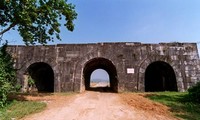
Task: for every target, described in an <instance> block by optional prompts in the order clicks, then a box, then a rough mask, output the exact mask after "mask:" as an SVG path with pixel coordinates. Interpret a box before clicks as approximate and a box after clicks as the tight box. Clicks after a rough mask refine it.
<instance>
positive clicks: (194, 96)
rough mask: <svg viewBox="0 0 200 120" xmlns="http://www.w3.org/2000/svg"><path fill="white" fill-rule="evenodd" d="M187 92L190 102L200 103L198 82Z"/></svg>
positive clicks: (199, 84)
mask: <svg viewBox="0 0 200 120" xmlns="http://www.w3.org/2000/svg"><path fill="white" fill-rule="evenodd" d="M188 92H189V98H190V100H191V101H193V102H198V103H200V82H198V83H197V84H196V85H195V86H193V87H191V88H189V89H188Z"/></svg>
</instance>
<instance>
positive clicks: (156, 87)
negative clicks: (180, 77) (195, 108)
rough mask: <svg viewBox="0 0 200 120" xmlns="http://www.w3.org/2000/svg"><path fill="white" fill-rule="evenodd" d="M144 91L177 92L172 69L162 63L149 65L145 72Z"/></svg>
mask: <svg viewBox="0 0 200 120" xmlns="http://www.w3.org/2000/svg"><path fill="white" fill-rule="evenodd" d="M145 91H146V92H157V91H178V88H177V82H176V76H175V73H174V70H173V68H172V67H171V66H170V65H169V64H168V63H166V62H162V61H157V62H153V63H151V64H150V65H149V66H148V67H147V69H146V71H145Z"/></svg>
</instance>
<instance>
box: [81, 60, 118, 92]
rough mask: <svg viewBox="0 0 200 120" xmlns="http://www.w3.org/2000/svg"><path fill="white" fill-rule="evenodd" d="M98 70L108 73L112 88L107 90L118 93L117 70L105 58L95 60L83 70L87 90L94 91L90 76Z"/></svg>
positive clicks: (89, 62)
mask: <svg viewBox="0 0 200 120" xmlns="http://www.w3.org/2000/svg"><path fill="white" fill-rule="evenodd" d="M96 69H103V70H105V71H106V72H107V73H108V75H109V79H110V87H109V88H108V89H107V90H109V91H110V90H111V91H112V92H118V79H117V71H116V68H115V66H114V64H113V63H112V62H111V61H110V60H108V59H105V58H93V59H91V60H89V61H88V62H87V63H86V64H85V67H84V70H83V77H84V83H85V89H86V90H93V89H92V88H91V87H90V76H91V74H92V72H93V71H94V70H96Z"/></svg>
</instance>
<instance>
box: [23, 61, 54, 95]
mask: <svg viewBox="0 0 200 120" xmlns="http://www.w3.org/2000/svg"><path fill="white" fill-rule="evenodd" d="M26 74H28V75H29V76H30V77H31V78H32V79H33V80H34V82H35V85H36V88H37V90H38V92H54V71H53V69H52V67H51V66H50V65H49V64H47V63H45V62H35V63H33V64H31V65H30V66H29V67H28V68H27V70H26Z"/></svg>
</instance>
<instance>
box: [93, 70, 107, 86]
mask: <svg viewBox="0 0 200 120" xmlns="http://www.w3.org/2000/svg"><path fill="white" fill-rule="evenodd" d="M90 87H91V88H97V87H110V79H109V75H108V73H107V72H106V71H105V70H103V69H96V70H94V71H93V72H92V74H91V76H90Z"/></svg>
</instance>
